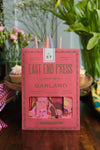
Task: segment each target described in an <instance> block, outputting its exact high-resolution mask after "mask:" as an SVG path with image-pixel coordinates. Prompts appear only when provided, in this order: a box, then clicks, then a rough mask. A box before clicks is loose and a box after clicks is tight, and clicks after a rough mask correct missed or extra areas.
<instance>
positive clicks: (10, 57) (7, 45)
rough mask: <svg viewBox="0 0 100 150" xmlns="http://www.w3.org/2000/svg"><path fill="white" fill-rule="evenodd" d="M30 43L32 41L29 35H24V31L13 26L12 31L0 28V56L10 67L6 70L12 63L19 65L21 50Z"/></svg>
mask: <svg viewBox="0 0 100 150" xmlns="http://www.w3.org/2000/svg"><path fill="white" fill-rule="evenodd" d="M31 41H34V36H33V35H31V33H28V34H26V35H25V33H24V30H21V29H18V28H17V27H15V26H14V27H13V30H12V31H9V30H8V29H7V28H6V27H4V26H0V47H1V48H2V51H1V52H0V55H1V57H2V58H3V60H4V61H5V62H6V63H8V64H9V65H10V67H9V68H8V69H11V67H12V65H14V64H13V63H15V64H21V48H24V47H26V46H28V45H29V43H30V42H31ZM8 72H9V70H8Z"/></svg>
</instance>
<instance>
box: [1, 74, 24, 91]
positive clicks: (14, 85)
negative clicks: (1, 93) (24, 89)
mask: <svg viewBox="0 0 100 150" xmlns="http://www.w3.org/2000/svg"><path fill="white" fill-rule="evenodd" d="M4 82H5V83H6V85H7V86H8V87H9V88H11V89H13V90H16V91H21V83H13V82H11V80H10V77H9V75H8V76H6V77H5V78H4Z"/></svg>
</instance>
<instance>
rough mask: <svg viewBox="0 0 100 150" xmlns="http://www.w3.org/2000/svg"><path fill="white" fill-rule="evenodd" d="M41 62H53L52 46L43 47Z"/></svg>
mask: <svg viewBox="0 0 100 150" xmlns="http://www.w3.org/2000/svg"><path fill="white" fill-rule="evenodd" d="M43 62H55V49H54V48H44V49H43Z"/></svg>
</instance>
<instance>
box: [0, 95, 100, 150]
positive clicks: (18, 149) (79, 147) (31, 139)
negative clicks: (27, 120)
mask: <svg viewBox="0 0 100 150" xmlns="http://www.w3.org/2000/svg"><path fill="white" fill-rule="evenodd" d="M87 104H90V105H87ZM80 106H81V110H80V117H81V121H80V123H81V129H80V131H22V130H21V96H20V95H19V96H17V100H15V101H14V102H13V101H12V102H11V103H9V104H7V105H6V107H5V108H4V110H3V111H2V112H0V118H1V119H2V120H3V121H4V122H5V123H7V124H8V127H7V128H6V129H3V130H2V131H1V132H0V150H100V115H99V114H97V113H96V112H95V111H92V107H91V103H90V100H89V96H88V97H84V98H83V97H82V101H81V104H80Z"/></svg>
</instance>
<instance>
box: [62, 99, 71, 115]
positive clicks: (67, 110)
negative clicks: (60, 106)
mask: <svg viewBox="0 0 100 150" xmlns="http://www.w3.org/2000/svg"><path fill="white" fill-rule="evenodd" d="M72 107H73V105H72V98H71V97H64V113H63V117H72Z"/></svg>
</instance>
